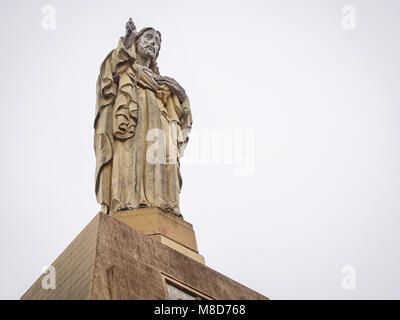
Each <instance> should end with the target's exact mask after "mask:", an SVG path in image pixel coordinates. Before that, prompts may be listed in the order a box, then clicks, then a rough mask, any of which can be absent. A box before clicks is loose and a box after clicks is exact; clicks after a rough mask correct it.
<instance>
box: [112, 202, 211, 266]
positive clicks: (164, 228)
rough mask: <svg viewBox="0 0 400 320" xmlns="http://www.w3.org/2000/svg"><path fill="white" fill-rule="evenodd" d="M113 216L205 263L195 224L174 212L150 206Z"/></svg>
mask: <svg viewBox="0 0 400 320" xmlns="http://www.w3.org/2000/svg"><path fill="white" fill-rule="evenodd" d="M112 216H113V217H114V218H115V219H117V220H119V221H121V222H123V223H125V224H127V225H128V226H130V227H132V228H133V229H135V230H137V231H140V232H142V233H144V234H146V235H148V236H150V237H151V238H153V239H155V240H158V241H160V242H161V243H163V244H165V245H167V246H169V247H171V248H173V249H175V250H177V251H179V252H180V253H182V254H184V255H186V256H188V257H190V258H192V259H194V260H196V261H198V262H200V263H203V264H204V263H205V261H204V257H203V256H201V255H200V254H199V251H198V249H197V242H196V236H195V233H194V230H193V226H192V225H191V224H190V223H188V222H186V221H184V220H183V219H181V218H178V217H177V216H175V215H173V214H172V213H166V212H164V211H162V210H161V209H159V208H157V207H150V208H140V209H133V210H125V211H119V212H114V213H112Z"/></svg>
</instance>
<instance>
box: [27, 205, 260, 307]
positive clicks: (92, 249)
mask: <svg viewBox="0 0 400 320" xmlns="http://www.w3.org/2000/svg"><path fill="white" fill-rule="evenodd" d="M153 214H154V215H155V216H156V217H158V219H159V220H158V221H156V222H154V224H152V225H151V226H149V225H148V221H147V217H142V216H141V215H140V214H138V215H136V213H134V214H131V215H129V214H127V215H121V216H119V217H117V216H116V218H113V217H111V216H107V215H105V214H103V213H99V214H97V215H96V217H95V218H94V219H93V220H92V221H91V222H90V223H89V225H88V226H86V228H85V229H84V230H83V231H82V232H81V233H80V234H79V235H78V236H77V237H76V238H75V239H74V240H73V241H72V242H71V244H70V245H69V246H68V247H67V248H66V249H65V250H64V252H63V253H62V254H61V255H60V256H59V257H58V258H57V259H56V260H55V261H54V263H53V264H52V266H53V267H54V270H55V272H56V283H55V284H56V288H55V289H51V288H49V289H44V288H43V286H42V280H43V278H44V277H46V276H47V275H42V276H41V277H39V279H37V281H36V282H35V283H34V284H33V285H32V286H31V287H30V288H29V290H28V291H27V292H26V293H25V294H24V295H23V296H22V297H21V299H46V300H49V299H51V300H52V299H106V300H109V299H138V300H142V299H149V300H159V299H161V300H163V299H182V298H184V299H217V300H220V299H227V300H230V299H235V300H242V299H267V298H266V297H265V296H263V295H261V294H259V293H257V292H255V291H253V290H251V289H249V288H247V287H245V286H244V285H242V284H240V283H238V282H236V281H234V280H232V279H230V278H228V277H226V276H224V275H222V274H220V273H218V272H217V271H215V270H213V269H211V268H209V267H207V266H205V265H204V264H203V263H201V262H199V261H196V259H194V258H193V257H190V256H189V255H187V254H184V253H182V252H180V251H179V250H176V248H174V247H173V246H172V245H165V244H164V243H165V242H164V243H163V242H162V240H160V239H162V238H163V237H165V238H166V239H169V240H171V241H173V242H174V243H175V242H176V243H178V240H179V241H182V243H183V244H182V243H179V244H180V245H182V246H184V247H185V248H188V249H190V250H192V251H195V250H194V249H196V250H197V246H196V245H195V244H196V242H195V239H194V233H192V236H190V234H191V232H189V231H190V229H191V228H190V224H186V223H183V224H181V223H180V222H178V221H175V220H174V219H173V218H172V220H171V219H170V218H171V217H166V216H164V215H163V214H160V213H159V212H154V213H153ZM132 217H133V218H132ZM117 219H122V220H123V219H126V220H125V222H124V223H123V222H120V221H118V220H117ZM131 219H132V220H131ZM136 219H137V220H136ZM141 219H142V220H141ZM163 219H166V220H165V221H164V220H163ZM129 221H136V223H137V221H141V223H143V224H142V225H141V226H139V228H141V227H143V228H144V227H145V226H147V227H146V228H148V229H143V230H144V232H145V233H148V234H149V235H146V234H144V233H142V232H139V231H137V230H135V229H133V228H132V227H130V226H128V225H127V223H128V224H129V223H130V222H129ZM175 222H176V223H177V224H175ZM136 223H135V224H136ZM164 227H165V228H166V231H165V230H164ZM173 228H187V229H188V230H189V231H188V230H186V231H185V232H187V237H184V236H182V235H181V236H178V235H176V236H174V237H173V238H169V237H168V235H169V234H170V231H171V230H173ZM154 231H157V232H154ZM164 231H165V232H164ZM157 237H159V239H157ZM179 237H182V239H183V240H181V239H180V238H179ZM155 238H156V239H155ZM193 239H194V242H193ZM187 245H188V246H187ZM189 245H190V246H189Z"/></svg>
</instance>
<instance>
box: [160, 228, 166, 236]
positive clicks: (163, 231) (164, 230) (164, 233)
mask: <svg viewBox="0 0 400 320" xmlns="http://www.w3.org/2000/svg"><path fill="white" fill-rule="evenodd" d="M160 231H161V233H162V234H163V235H164V236H166V235H167V233H168V230H167V227H161V228H160Z"/></svg>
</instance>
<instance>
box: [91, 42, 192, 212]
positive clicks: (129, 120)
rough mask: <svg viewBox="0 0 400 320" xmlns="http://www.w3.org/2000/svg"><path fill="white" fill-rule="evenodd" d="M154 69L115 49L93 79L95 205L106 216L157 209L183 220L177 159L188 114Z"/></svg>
mask: <svg viewBox="0 0 400 320" xmlns="http://www.w3.org/2000/svg"><path fill="white" fill-rule="evenodd" d="M155 76H157V75H156V74H155V73H154V72H153V71H152V70H150V69H148V68H146V67H143V66H140V65H139V64H137V61H136V53H135V48H134V46H132V48H131V49H126V48H125V47H124V44H123V41H122V38H121V39H120V41H119V44H118V47H117V48H116V49H115V50H113V51H112V52H111V53H110V54H109V55H108V56H107V57H106V59H105V60H104V61H103V63H102V65H101V68H100V75H99V77H98V80H97V88H96V89H97V97H96V113H95V122H94V129H95V134H94V149H95V154H96V171H95V191H96V198H97V201H98V202H99V203H100V204H101V205H102V206H106V207H107V209H108V211H109V212H116V211H120V210H126V209H134V208H140V207H151V206H154V207H159V208H161V209H163V210H164V211H169V212H172V213H174V214H176V215H178V216H181V213H180V209H179V193H180V190H181V188H182V178H181V174H180V167H179V157H180V156H181V154H182V150H183V149H184V148H185V146H186V144H187V142H188V139H189V138H188V134H189V132H190V129H191V127H192V114H191V110H190V104H189V100H188V98H186V99H185V101H184V102H183V103H180V102H179V100H178V98H177V96H176V95H174V94H172V93H171V91H170V90H169V88H168V87H167V86H165V85H159V84H158V83H157V82H156V81H155V79H154V77H155Z"/></svg>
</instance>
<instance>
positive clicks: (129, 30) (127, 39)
mask: <svg viewBox="0 0 400 320" xmlns="http://www.w3.org/2000/svg"><path fill="white" fill-rule="evenodd" d="M125 30H126V33H125V36H124V46H125V48H127V49H129V48H130V47H132V45H133V40H134V39H135V35H136V26H135V24H134V23H133V21H132V18H129V20H128V22H127V23H126V25H125Z"/></svg>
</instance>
